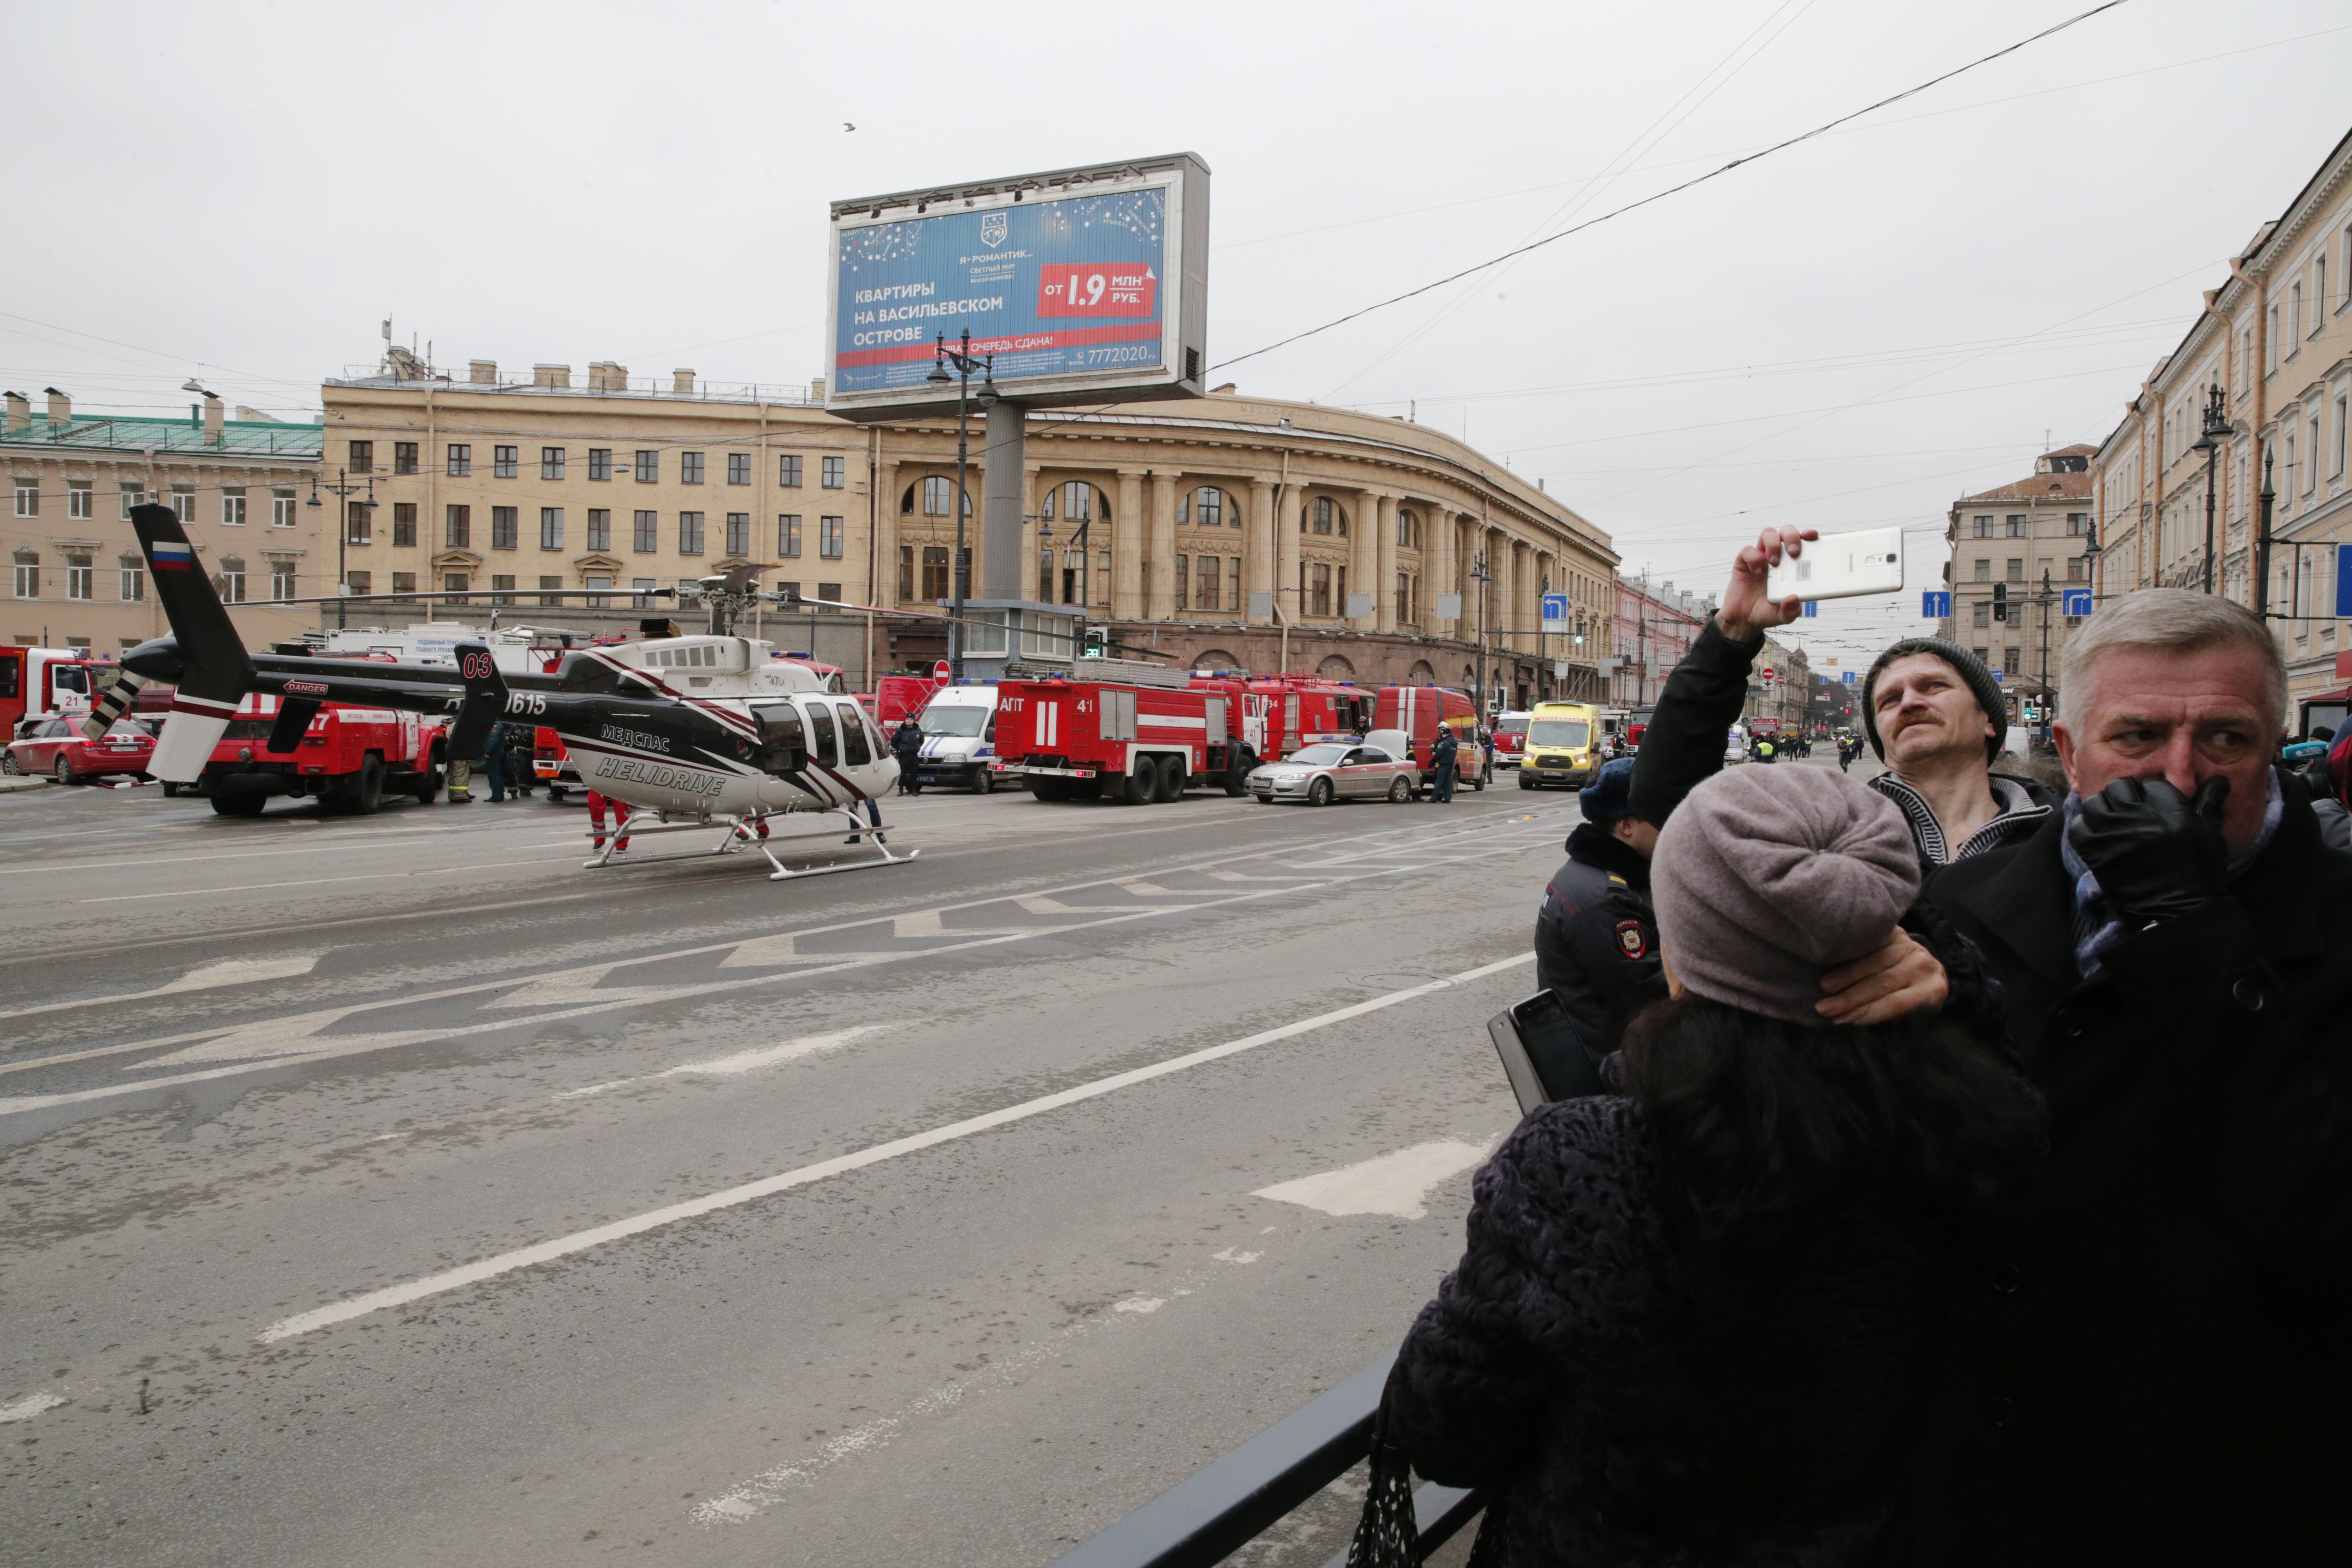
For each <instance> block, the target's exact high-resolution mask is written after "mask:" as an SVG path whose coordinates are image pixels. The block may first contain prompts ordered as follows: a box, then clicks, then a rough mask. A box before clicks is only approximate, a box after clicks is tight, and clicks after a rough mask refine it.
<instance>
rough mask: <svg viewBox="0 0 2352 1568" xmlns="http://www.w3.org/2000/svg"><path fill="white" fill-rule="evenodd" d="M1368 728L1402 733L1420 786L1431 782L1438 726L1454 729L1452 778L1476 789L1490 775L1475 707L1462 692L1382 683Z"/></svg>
mask: <svg viewBox="0 0 2352 1568" xmlns="http://www.w3.org/2000/svg"><path fill="white" fill-rule="evenodd" d="M1372 728H1373V729H1375V730H1401V731H1403V732H1404V735H1405V739H1406V741H1407V742H1408V744H1409V746H1410V748H1411V751H1412V765H1413V766H1414V767H1416V768H1419V769H1420V770H1421V776H1422V782H1423V785H1424V786H1426V785H1427V784H1430V783H1431V782H1432V775H1431V773H1430V768H1429V750H1430V747H1431V746H1432V745H1433V744H1435V742H1436V740H1437V732H1438V731H1439V730H1441V729H1445V730H1451V731H1454V743H1455V745H1456V746H1457V747H1458V748H1459V749H1458V750H1457V751H1456V752H1454V777H1455V778H1457V779H1460V780H1461V781H1462V782H1463V783H1464V784H1468V785H1469V786H1470V787H1471V788H1472V789H1476V790H1483V789H1485V788H1486V785H1487V784H1488V783H1489V782H1491V781H1492V780H1493V778H1494V772H1495V771H1494V768H1493V765H1492V764H1491V763H1488V762H1487V760H1486V753H1485V752H1483V751H1482V750H1481V749H1480V748H1479V745H1478V710H1477V709H1476V708H1475V707H1474V706H1472V704H1471V701H1470V699H1469V698H1468V697H1467V696H1465V694H1463V693H1462V692H1459V691H1455V690H1453V689H1450V688H1447V687H1444V686H1383V687H1381V700H1380V703H1379V705H1378V706H1377V707H1376V708H1374V709H1373V710H1372Z"/></svg>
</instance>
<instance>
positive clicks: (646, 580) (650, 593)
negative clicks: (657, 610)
mask: <svg viewBox="0 0 2352 1568" xmlns="http://www.w3.org/2000/svg"><path fill="white" fill-rule="evenodd" d="M629 586H630V587H632V588H635V590H636V591H637V592H636V595H635V597H634V598H632V599H630V601H629V608H631V609H633V610H650V609H652V608H653V607H654V580H653V579H652V578H650V577H632V578H630V579H629Z"/></svg>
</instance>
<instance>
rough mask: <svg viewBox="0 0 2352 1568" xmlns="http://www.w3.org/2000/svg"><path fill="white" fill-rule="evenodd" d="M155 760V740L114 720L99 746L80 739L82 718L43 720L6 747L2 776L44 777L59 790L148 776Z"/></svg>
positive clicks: (140, 728)
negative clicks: (111, 776)
mask: <svg viewBox="0 0 2352 1568" xmlns="http://www.w3.org/2000/svg"><path fill="white" fill-rule="evenodd" d="M154 754H155V737H154V736H152V735H151V734H149V733H148V732H147V731H146V729H145V727H144V726H142V725H140V724H137V723H135V722H133V721H131V720H129V719H118V720H116V721H115V722H114V728H113V729H111V730H109V731H107V732H106V739H104V740H103V741H85V740H83V739H82V738H81V716H80V715H79V714H75V715H74V716H73V717H71V718H62V719H44V720H42V721H40V722H39V723H37V724H36V725H35V726H34V727H33V731H32V733H31V734H29V735H27V736H26V737H25V738H24V739H23V740H21V741H12V742H9V743H8V752H7V757H8V762H7V771H8V772H10V773H47V774H48V775H49V776H50V777H51V778H54V779H56V780H57V781H58V783H59V784H81V783H83V782H85V781H87V780H90V779H96V778H102V777H104V776H105V775H106V774H108V773H130V774H131V775H133V776H135V777H138V778H145V777H146V776H147V759H148V758H149V757H151V756H152V755H154Z"/></svg>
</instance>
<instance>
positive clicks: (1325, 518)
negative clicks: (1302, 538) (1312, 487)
mask: <svg viewBox="0 0 2352 1568" xmlns="http://www.w3.org/2000/svg"><path fill="white" fill-rule="evenodd" d="M1335 510H1337V509H1336V508H1334V507H1333V506H1332V505H1331V499H1330V498H1329V497H1328V496H1317V497H1316V498H1315V504H1314V507H1313V511H1314V514H1315V531H1316V532H1318V533H1328V532H1330V531H1331V521H1332V514H1333V512H1334V511H1335ZM1327 597H1328V595H1327ZM1315 613H1316V614H1317V615H1318V616H1321V615H1328V614H1330V612H1329V611H1328V610H1318V611H1316V612H1315Z"/></svg>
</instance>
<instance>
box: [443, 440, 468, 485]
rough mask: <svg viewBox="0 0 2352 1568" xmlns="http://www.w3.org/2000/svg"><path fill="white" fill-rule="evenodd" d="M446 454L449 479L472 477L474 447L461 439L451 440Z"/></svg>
mask: <svg viewBox="0 0 2352 1568" xmlns="http://www.w3.org/2000/svg"><path fill="white" fill-rule="evenodd" d="M448 456H449V477H450V478H451V479H469V478H471V477H472V475H473V472H474V448H473V447H471V446H470V445H468V444H467V443H466V442H463V441H452V442H450V443H449V453H448Z"/></svg>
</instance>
